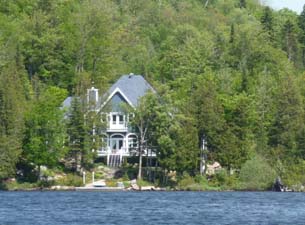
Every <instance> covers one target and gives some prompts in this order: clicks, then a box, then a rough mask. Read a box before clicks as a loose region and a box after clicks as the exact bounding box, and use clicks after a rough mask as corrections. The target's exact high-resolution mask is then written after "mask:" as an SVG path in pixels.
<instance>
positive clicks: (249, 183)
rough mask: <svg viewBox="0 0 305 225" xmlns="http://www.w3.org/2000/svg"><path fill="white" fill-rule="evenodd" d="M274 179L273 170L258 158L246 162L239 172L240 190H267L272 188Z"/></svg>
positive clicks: (263, 160)
mask: <svg viewBox="0 0 305 225" xmlns="http://www.w3.org/2000/svg"><path fill="white" fill-rule="evenodd" d="M275 178H276V173H275V171H274V169H272V168H271V167H270V166H269V164H268V163H267V161H266V160H265V159H263V158H262V157H260V156H255V157H253V158H252V159H250V160H248V161H246V162H245V163H244V164H243V165H242V167H241V170H240V181H241V182H242V188H243V189H246V190H267V189H269V188H271V187H272V184H273V183H274V180H275Z"/></svg>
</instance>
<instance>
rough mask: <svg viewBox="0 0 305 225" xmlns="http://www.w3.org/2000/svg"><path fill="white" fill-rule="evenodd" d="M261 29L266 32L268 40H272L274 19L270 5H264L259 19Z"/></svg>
mask: <svg viewBox="0 0 305 225" xmlns="http://www.w3.org/2000/svg"><path fill="white" fill-rule="evenodd" d="M260 21H261V23H262V26H263V30H264V31H265V32H266V33H267V34H268V37H269V40H270V41H273V40H274V19H273V15H272V10H271V8H270V7H268V6H266V7H265V8H264V11H263V15H262V17H261V19H260Z"/></svg>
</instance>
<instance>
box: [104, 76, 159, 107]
mask: <svg viewBox="0 0 305 225" xmlns="http://www.w3.org/2000/svg"><path fill="white" fill-rule="evenodd" d="M116 88H119V89H120V90H121V91H122V93H123V94H124V95H125V96H126V97H127V98H128V100H129V101H130V102H131V103H132V104H133V106H137V103H138V100H139V98H141V97H142V96H144V95H145V94H146V92H147V91H149V90H150V91H152V92H153V93H155V90H154V89H153V87H152V86H151V85H150V84H149V83H148V82H147V81H146V80H145V79H144V78H143V77H142V76H141V75H133V74H130V75H123V76H121V77H120V79H119V80H117V82H115V83H114V84H113V85H112V86H111V88H110V89H109V90H108V92H107V94H108V95H111V93H112V92H113V91H114V90H115V89H116Z"/></svg>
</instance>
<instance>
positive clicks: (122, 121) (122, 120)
mask: <svg viewBox="0 0 305 225" xmlns="http://www.w3.org/2000/svg"><path fill="white" fill-rule="evenodd" d="M119 121H120V124H124V116H123V115H119Z"/></svg>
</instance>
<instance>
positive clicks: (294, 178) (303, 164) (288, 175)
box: [282, 160, 305, 190]
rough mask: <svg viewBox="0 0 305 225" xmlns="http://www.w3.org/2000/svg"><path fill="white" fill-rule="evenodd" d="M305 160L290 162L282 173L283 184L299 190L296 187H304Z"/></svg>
mask: <svg viewBox="0 0 305 225" xmlns="http://www.w3.org/2000/svg"><path fill="white" fill-rule="evenodd" d="M304 171H305V161H304V160H302V161H299V162H295V163H289V164H288V165H287V167H286V168H285V171H284V172H283V174H282V181H283V184H284V185H286V186H288V187H290V188H293V189H296V190H298V188H295V187H302V185H304V184H305V174H304Z"/></svg>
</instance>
